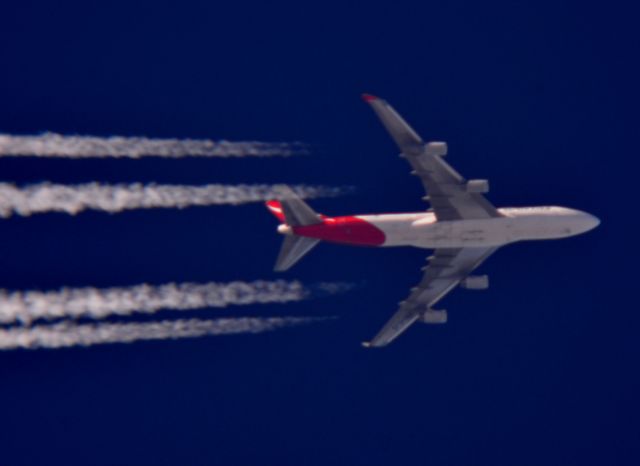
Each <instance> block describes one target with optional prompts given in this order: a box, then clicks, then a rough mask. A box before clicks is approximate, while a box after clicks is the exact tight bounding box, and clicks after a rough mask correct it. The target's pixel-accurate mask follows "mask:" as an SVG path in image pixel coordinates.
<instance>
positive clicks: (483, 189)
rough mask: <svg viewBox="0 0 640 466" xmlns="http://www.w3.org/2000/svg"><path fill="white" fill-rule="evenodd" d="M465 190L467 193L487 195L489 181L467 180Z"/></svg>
mask: <svg viewBox="0 0 640 466" xmlns="http://www.w3.org/2000/svg"><path fill="white" fill-rule="evenodd" d="M466 188H467V192H468V193H480V194H483V193H488V192H489V180H469V181H467V186H466Z"/></svg>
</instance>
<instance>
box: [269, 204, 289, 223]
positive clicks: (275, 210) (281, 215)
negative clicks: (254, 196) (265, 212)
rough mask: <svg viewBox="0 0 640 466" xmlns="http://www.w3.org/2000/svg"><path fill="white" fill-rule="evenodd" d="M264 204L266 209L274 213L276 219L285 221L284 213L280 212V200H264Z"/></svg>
mask: <svg viewBox="0 0 640 466" xmlns="http://www.w3.org/2000/svg"><path fill="white" fill-rule="evenodd" d="M265 205H266V206H267V209H269V210H270V211H271V213H272V214H273V215H275V216H276V218H277V219H278V220H280V222H282V223H285V220H284V213H283V212H282V204H280V201H267V202H265Z"/></svg>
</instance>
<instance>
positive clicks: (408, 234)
mask: <svg viewBox="0 0 640 466" xmlns="http://www.w3.org/2000/svg"><path fill="white" fill-rule="evenodd" d="M362 97H363V99H364V101H365V102H367V103H368V104H369V105H370V106H371V107H372V108H373V110H374V112H375V113H376V114H377V116H378V118H379V119H380V121H381V122H382V124H383V126H384V127H385V128H386V129H387V131H388V132H389V133H390V135H391V137H392V138H393V140H394V141H395V143H396V144H397V145H398V147H399V148H400V151H401V154H400V157H402V158H404V159H406V160H407V162H409V164H410V165H411V167H412V169H413V171H412V172H411V174H412V175H415V176H417V177H419V178H420V181H421V182H422V184H423V186H424V188H425V190H426V192H427V195H426V196H425V197H423V199H424V200H425V201H428V202H429V204H430V208H428V209H426V210H425V211H422V212H414V213H399V214H379V215H351V216H343V217H327V216H324V215H320V214H318V213H316V212H315V211H314V210H313V209H312V208H311V207H310V206H309V205H308V204H306V203H305V202H304V201H303V200H302V199H300V198H298V197H297V196H296V195H295V194H294V193H293V191H291V190H290V189H288V188H287V189H285V190H283V192H282V193H281V196H280V198H279V199H277V200H275V199H274V200H270V201H267V202H266V205H267V207H268V209H269V210H270V211H271V213H272V214H273V215H275V216H276V217H277V218H278V220H279V221H280V222H281V224H280V225H279V226H278V230H277V231H278V232H279V233H281V234H283V235H285V238H284V242H283V245H282V248H281V250H280V254H279V255H278V259H277V261H276V265H275V270H276V271H284V270H287V269H289V268H290V267H292V266H293V265H294V264H295V263H296V262H298V261H299V260H300V259H301V258H302V257H303V256H304V255H305V254H307V253H308V252H309V251H310V250H311V249H312V248H313V247H314V246H315V245H316V244H318V242H320V241H328V242H332V243H341V244H347V245H353V246H382V247H388V246H391V247H393V246H414V247H417V248H425V249H434V250H435V251H434V253H433V254H432V255H431V256H430V257H429V258H428V259H427V261H428V265H427V266H425V267H423V269H422V270H423V272H424V274H423V277H422V280H421V281H420V283H419V284H418V285H417V286H415V287H414V288H412V289H411V294H410V295H409V297H408V298H407V299H406V300H404V301H401V302H400V303H399V309H398V311H397V312H396V313H395V314H394V315H393V316H392V317H391V320H389V321H388V322H387V323H386V325H384V327H383V328H382V330H380V332H379V333H378V334H377V335H375V337H374V338H373V339H372V340H371V341H369V342H364V343H363V345H364V346H365V347H382V346H385V345H388V344H389V343H391V342H392V341H393V340H395V339H396V338H397V337H398V336H399V335H400V334H402V333H403V332H404V331H405V330H407V328H409V326H411V325H412V324H413V323H414V322H416V321H421V322H424V323H426V324H444V323H446V322H447V311H445V310H437V309H434V307H433V306H434V305H435V304H437V303H438V301H440V300H441V299H442V298H443V297H444V296H445V295H446V294H448V293H449V292H450V291H452V290H453V289H454V288H455V287H456V286H458V285H460V286H461V287H462V288H466V289H470V290H483V289H487V288H488V286H489V279H488V277H487V276H486V275H471V273H472V272H473V271H474V270H475V269H476V268H477V267H478V266H480V264H482V263H483V262H484V261H485V260H486V259H487V258H488V257H489V256H490V255H491V254H493V253H494V252H495V251H496V250H497V249H498V248H500V247H501V246H504V245H506V244H510V243H514V242H516V241H524V240H546V239H556V238H567V237H569V236H575V235H579V234H581V233H585V232H587V231H589V230H592V229H593V228H595V227H597V226H598V225H599V224H600V220H599V219H598V218H597V217H595V216H593V215H590V214H588V213H586V212H582V211H579V210H574V209H569V208H566V207H557V206H541V207H508V208H496V207H494V206H493V205H492V204H491V203H490V202H489V201H488V200H487V199H486V198H485V196H484V194H486V193H487V192H488V191H489V183H488V181H487V180H479V179H476V180H466V179H465V178H463V177H462V176H461V175H460V174H459V173H458V172H457V171H456V170H454V169H453V168H452V167H451V166H450V165H449V164H448V163H447V162H445V160H444V157H445V156H446V155H447V144H446V143H444V142H428V143H424V142H423V140H422V138H421V137H420V136H418V134H417V133H416V132H415V131H414V130H413V128H411V126H409V125H408V124H407V122H406V121H405V120H404V119H403V118H402V117H401V116H400V115H399V114H398V113H397V112H396V111H395V110H394V109H393V107H391V105H389V104H388V103H387V102H386V101H385V100H383V99H380V98H378V97H375V96H372V95H369V94H364V95H363V96H362Z"/></svg>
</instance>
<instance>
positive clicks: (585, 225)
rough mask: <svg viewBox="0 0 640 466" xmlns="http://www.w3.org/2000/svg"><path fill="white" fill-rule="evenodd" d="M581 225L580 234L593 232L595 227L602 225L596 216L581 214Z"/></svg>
mask: <svg viewBox="0 0 640 466" xmlns="http://www.w3.org/2000/svg"><path fill="white" fill-rule="evenodd" d="M579 223H580V227H579V228H580V232H581V233H586V232H587V231H590V230H593V229H594V228H595V227H597V226H598V225H600V219H599V218H598V217H596V216H595V215H591V214H588V213H586V212H581V215H580V221H579Z"/></svg>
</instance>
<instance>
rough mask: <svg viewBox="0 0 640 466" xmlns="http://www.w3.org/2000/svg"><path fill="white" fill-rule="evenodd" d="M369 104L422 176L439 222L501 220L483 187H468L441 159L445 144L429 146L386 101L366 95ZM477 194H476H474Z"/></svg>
mask: <svg viewBox="0 0 640 466" xmlns="http://www.w3.org/2000/svg"><path fill="white" fill-rule="evenodd" d="M363 97H364V100H365V101H366V102H368V103H369V104H370V105H371V107H372V108H373V110H374V111H375V113H376V114H377V115H378V118H380V121H382V124H383V125H384V126H385V128H386V129H387V131H388V132H389V133H390V134H391V137H392V138H393V140H394V141H395V142H396V144H397V145H398V147H399V148H400V150H401V151H402V155H401V156H402V157H404V158H406V159H407V160H408V162H409V164H411V167H412V168H413V171H412V174H414V175H416V176H419V177H420V179H421V180H422V184H423V185H424V188H425V190H426V192H427V196H426V197H425V198H424V199H425V200H428V201H429V203H430V204H431V207H432V208H433V211H434V213H435V215H436V217H437V219H438V220H461V219H480V218H490V217H499V216H500V214H499V213H498V211H497V210H496V208H495V207H494V206H493V205H492V204H491V203H490V202H489V201H487V199H485V197H484V196H483V195H482V194H481V193H480V192H482V191H483V188H482V186H478V185H476V186H475V189H474V186H473V185H469V184H467V180H466V179H464V178H463V177H462V176H461V175H460V174H459V173H458V172H457V171H455V170H454V169H453V167H451V166H450V165H449V164H448V163H447V162H445V161H444V159H443V158H442V156H443V155H445V154H446V152H447V147H446V144H445V143H429V144H426V145H425V143H424V142H423V141H422V138H421V137H420V136H419V135H418V134H417V133H416V132H415V131H414V130H413V128H411V126H409V124H407V122H406V121H404V119H403V118H402V117H401V116H400V115H399V114H398V113H397V112H396V111H395V110H394V109H393V107H391V105H389V104H388V103H387V102H386V101H385V100H382V99H380V98H378V97H374V96H371V95H367V94H365V95H364V96H363ZM474 191H475V192H474Z"/></svg>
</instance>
